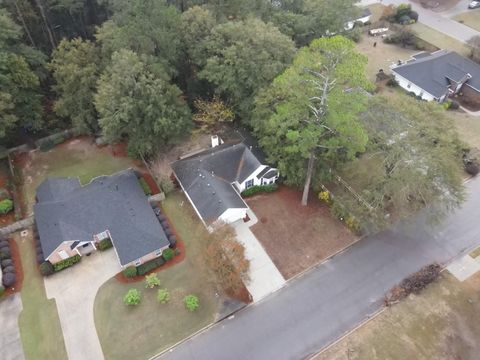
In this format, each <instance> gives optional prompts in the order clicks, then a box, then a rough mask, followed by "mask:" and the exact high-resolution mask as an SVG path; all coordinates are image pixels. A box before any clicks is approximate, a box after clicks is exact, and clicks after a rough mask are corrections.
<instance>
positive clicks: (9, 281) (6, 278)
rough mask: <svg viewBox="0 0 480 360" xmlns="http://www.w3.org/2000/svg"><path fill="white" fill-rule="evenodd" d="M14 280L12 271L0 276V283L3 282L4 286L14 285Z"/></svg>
mask: <svg viewBox="0 0 480 360" xmlns="http://www.w3.org/2000/svg"><path fill="white" fill-rule="evenodd" d="M16 280H17V278H16V277H15V274H12V273H7V274H3V276H2V283H3V286H5V287H10V286H13V285H15V281H16Z"/></svg>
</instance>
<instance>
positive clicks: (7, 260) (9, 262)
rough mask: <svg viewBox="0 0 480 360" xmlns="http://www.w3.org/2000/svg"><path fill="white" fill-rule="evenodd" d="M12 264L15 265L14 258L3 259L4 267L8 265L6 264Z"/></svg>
mask: <svg viewBox="0 0 480 360" xmlns="http://www.w3.org/2000/svg"><path fill="white" fill-rule="evenodd" d="M10 265H13V261H12V259H6V260H2V268H4V267H6V266H10Z"/></svg>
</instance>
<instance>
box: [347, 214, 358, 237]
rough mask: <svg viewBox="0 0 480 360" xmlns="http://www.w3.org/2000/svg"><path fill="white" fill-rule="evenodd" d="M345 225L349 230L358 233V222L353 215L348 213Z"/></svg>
mask: <svg viewBox="0 0 480 360" xmlns="http://www.w3.org/2000/svg"><path fill="white" fill-rule="evenodd" d="M345 225H347V227H348V228H349V229H350V231H351V232H353V233H355V234H359V233H360V222H359V221H358V220H357V219H356V218H355V217H354V216H352V215H350V216H349V217H347V220H346V221H345Z"/></svg>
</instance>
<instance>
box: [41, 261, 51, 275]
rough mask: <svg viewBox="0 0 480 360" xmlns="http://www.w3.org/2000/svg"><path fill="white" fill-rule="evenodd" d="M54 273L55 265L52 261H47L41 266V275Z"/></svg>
mask: <svg viewBox="0 0 480 360" xmlns="http://www.w3.org/2000/svg"><path fill="white" fill-rule="evenodd" d="M54 272H55V271H54V269H53V265H52V264H51V263H50V261H45V262H43V263H41V264H40V273H41V274H42V275H43V276H48V275H52V274H53V273H54Z"/></svg>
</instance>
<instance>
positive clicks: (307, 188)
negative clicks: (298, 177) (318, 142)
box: [302, 151, 315, 206]
mask: <svg viewBox="0 0 480 360" xmlns="http://www.w3.org/2000/svg"><path fill="white" fill-rule="evenodd" d="M314 165H315V153H314V151H312V152H311V153H310V158H309V159H308V168H307V178H306V179H305V186H304V187H303V195H302V205H303V206H307V203H308V193H309V191H310V184H311V182H312V177H313V169H314Z"/></svg>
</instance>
